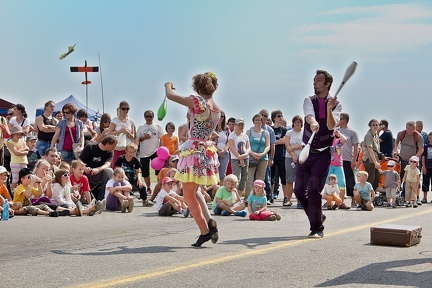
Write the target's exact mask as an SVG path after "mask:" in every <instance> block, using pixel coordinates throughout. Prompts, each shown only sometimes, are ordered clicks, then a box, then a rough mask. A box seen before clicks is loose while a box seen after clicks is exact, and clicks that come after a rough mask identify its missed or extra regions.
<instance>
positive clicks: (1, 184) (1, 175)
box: [0, 166, 21, 218]
mask: <svg viewBox="0 0 432 288" xmlns="http://www.w3.org/2000/svg"><path fill="white" fill-rule="evenodd" d="M8 176H9V172H8V171H7V170H6V168H5V167H3V166H0V213H1V212H3V204H4V201H5V200H8V202H9V217H10V218H12V217H13V215H14V208H15V209H18V208H20V207H21V205H16V204H15V203H14V202H12V197H11V196H10V193H9V190H8V188H7V187H6V184H5V182H6V179H7V177H8Z"/></svg>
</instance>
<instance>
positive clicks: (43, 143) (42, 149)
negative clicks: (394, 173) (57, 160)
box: [36, 140, 51, 157]
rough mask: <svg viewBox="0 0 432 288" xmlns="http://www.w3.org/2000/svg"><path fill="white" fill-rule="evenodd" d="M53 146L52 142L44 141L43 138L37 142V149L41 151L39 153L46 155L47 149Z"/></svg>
mask: <svg viewBox="0 0 432 288" xmlns="http://www.w3.org/2000/svg"><path fill="white" fill-rule="evenodd" d="M50 146H51V142H47V141H43V140H38V141H37V142H36V149H37V150H38V152H39V155H40V156H41V157H42V156H45V151H46V149H48V148H49V147H50Z"/></svg>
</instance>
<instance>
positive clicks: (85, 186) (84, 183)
mask: <svg viewBox="0 0 432 288" xmlns="http://www.w3.org/2000/svg"><path fill="white" fill-rule="evenodd" d="M70 181H71V184H72V186H74V185H78V187H79V194H80V195H82V193H83V192H85V191H90V184H89V181H88V178H87V176H85V175H82V176H81V178H80V179H79V180H76V179H75V176H74V175H73V174H71V175H70Z"/></svg>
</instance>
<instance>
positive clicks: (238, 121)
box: [235, 118, 244, 125]
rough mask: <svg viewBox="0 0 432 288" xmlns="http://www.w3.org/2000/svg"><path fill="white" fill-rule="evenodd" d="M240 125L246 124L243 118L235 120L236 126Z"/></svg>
mask: <svg viewBox="0 0 432 288" xmlns="http://www.w3.org/2000/svg"><path fill="white" fill-rule="evenodd" d="M240 123H244V120H243V118H237V119H236V120H235V124H236V125H238V124H240Z"/></svg>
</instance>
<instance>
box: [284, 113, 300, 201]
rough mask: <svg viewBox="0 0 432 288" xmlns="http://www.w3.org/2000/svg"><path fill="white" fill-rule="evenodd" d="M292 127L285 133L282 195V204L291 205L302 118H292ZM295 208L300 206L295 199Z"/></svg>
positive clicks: (297, 116)
mask: <svg viewBox="0 0 432 288" xmlns="http://www.w3.org/2000/svg"><path fill="white" fill-rule="evenodd" d="M292 127H293V129H291V130H289V131H288V132H287V134H286V135H285V147H286V149H287V153H286V158H285V169H286V180H287V193H286V195H284V202H283V203H284V206H291V205H292V203H291V198H292V194H293V192H294V181H295V179H296V165H297V164H298V156H299V155H300V151H301V149H302V142H303V141H302V138H303V119H302V118H301V117H300V116H299V115H296V116H294V117H293V118H292ZM285 197H286V201H285ZM297 208H299V209H301V208H302V206H301V204H300V202H299V201H297Z"/></svg>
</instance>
